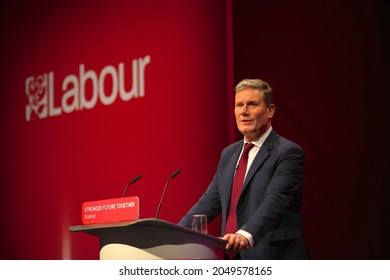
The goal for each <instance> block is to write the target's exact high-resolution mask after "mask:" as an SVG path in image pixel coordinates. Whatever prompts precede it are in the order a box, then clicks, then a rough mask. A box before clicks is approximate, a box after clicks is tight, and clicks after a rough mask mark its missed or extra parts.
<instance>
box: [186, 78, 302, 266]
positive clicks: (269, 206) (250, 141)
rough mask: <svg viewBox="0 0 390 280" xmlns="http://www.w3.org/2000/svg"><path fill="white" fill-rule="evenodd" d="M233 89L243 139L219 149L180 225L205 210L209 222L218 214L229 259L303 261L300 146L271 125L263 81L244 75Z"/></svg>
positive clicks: (272, 110)
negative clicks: (207, 180) (204, 186)
mask: <svg viewBox="0 0 390 280" xmlns="http://www.w3.org/2000/svg"><path fill="white" fill-rule="evenodd" d="M235 91H236V95H235V109H234V113H235V117H236V124H237V128H238V130H239V131H240V132H241V133H242V134H243V135H244V139H243V140H241V141H238V142H236V143H234V144H231V145H230V146H228V147H226V148H225V149H224V150H223V151H222V154H221V158H220V162H219V165H218V170H217V172H216V174H215V175H214V178H213V180H212V182H211V183H210V185H209V187H208V189H207V191H206V192H205V193H204V194H203V195H202V197H201V198H200V199H199V201H198V202H197V203H196V204H195V205H194V206H193V207H192V208H191V209H190V210H189V212H188V213H187V214H186V215H185V216H184V217H183V218H182V219H181V221H180V222H179V225H182V226H185V227H191V219H192V215H193V214H205V215H206V216H207V219H208V221H209V222H210V221H212V220H213V219H214V218H216V217H217V216H218V215H219V214H222V228H221V235H222V236H223V237H222V239H224V240H226V241H227V244H226V249H227V250H228V251H229V252H230V253H231V254H229V255H230V257H233V256H234V258H236V259H306V258H308V255H307V251H306V247H305V242H304V239H303V233H302V226H301V214H300V208H301V193H302V184H303V173H304V152H303V149H302V148H301V147H300V146H298V145H297V144H295V143H293V142H291V141H289V140H287V139H286V138H283V137H281V136H279V135H278V134H277V133H276V131H275V130H274V129H273V128H272V126H271V119H272V117H273V116H274V113H275V105H274V104H273V103H272V95H273V93H272V89H271V87H270V86H269V85H268V83H266V82H264V81H262V80H259V79H245V80H243V81H241V82H240V83H239V84H238V85H237V86H236V89H235ZM244 146H245V147H247V148H246V149H245V151H244ZM241 158H242V159H241ZM240 166H241V170H240ZM243 169H244V170H243ZM239 173H240V174H241V175H239ZM239 177H240V178H239ZM237 181H238V182H239V183H237ZM237 185H239V186H238V187H237Z"/></svg>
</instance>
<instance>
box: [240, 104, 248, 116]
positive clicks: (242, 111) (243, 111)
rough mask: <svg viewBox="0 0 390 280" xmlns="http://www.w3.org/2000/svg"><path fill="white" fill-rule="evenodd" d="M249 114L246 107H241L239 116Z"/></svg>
mask: <svg viewBox="0 0 390 280" xmlns="http://www.w3.org/2000/svg"><path fill="white" fill-rule="evenodd" d="M248 114H249V109H248V105H244V106H242V110H241V115H244V116H246V115H248Z"/></svg>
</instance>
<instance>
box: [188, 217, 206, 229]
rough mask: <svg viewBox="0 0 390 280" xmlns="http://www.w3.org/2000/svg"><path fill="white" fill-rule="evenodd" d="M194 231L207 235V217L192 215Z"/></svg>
mask: <svg viewBox="0 0 390 280" xmlns="http://www.w3.org/2000/svg"><path fill="white" fill-rule="evenodd" d="M191 227H192V229H193V230H196V231H199V232H202V233H207V217H206V215H203V214H196V215H192V226H191Z"/></svg>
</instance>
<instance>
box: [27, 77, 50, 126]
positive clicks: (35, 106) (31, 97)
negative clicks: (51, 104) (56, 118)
mask: <svg viewBox="0 0 390 280" xmlns="http://www.w3.org/2000/svg"><path fill="white" fill-rule="evenodd" d="M47 79H48V75H47V74H43V75H40V76H38V77H36V78H34V77H28V78H27V79H26V95H27V98H28V104H27V105H26V121H30V120H33V119H42V118H45V117H46V116H47V106H48V104H47V99H48V98H47V97H48V93H47V92H48V89H47V86H48V82H47Z"/></svg>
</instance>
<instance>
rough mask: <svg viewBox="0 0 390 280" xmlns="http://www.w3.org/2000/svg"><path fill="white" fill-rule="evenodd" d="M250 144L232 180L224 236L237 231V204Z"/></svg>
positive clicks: (247, 145) (251, 146)
mask: <svg viewBox="0 0 390 280" xmlns="http://www.w3.org/2000/svg"><path fill="white" fill-rule="evenodd" d="M253 146H254V145H253V144H252V143H246V144H245V146H244V151H243V152H242V155H241V158H240V161H239V162H238V166H237V169H236V175H235V176H234V179H233V187H232V195H231V199H230V208H229V216H228V219H227V222H226V228H225V234H226V233H235V232H236V231H237V213H236V210H237V202H238V198H239V197H240V193H241V189H242V186H243V185H244V180H245V173H246V166H247V165H248V154H249V151H250V149H252V148H253Z"/></svg>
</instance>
